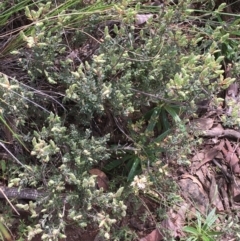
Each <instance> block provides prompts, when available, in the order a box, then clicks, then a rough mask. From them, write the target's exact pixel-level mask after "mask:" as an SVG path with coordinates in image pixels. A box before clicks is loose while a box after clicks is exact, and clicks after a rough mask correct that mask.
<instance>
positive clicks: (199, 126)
mask: <svg viewBox="0 0 240 241" xmlns="http://www.w3.org/2000/svg"><path fill="white" fill-rule="evenodd" d="M213 123H214V120H213V119H212V118H199V119H196V120H193V121H191V122H190V123H189V127H190V128H191V129H192V130H197V131H206V130H209V129H211V128H212V126H213Z"/></svg>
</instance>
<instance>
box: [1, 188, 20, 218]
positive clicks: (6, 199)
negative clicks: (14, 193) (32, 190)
mask: <svg viewBox="0 0 240 241" xmlns="http://www.w3.org/2000/svg"><path fill="white" fill-rule="evenodd" d="M0 192H1V193H2V195H3V196H4V197H5V199H6V200H7V202H8V203H9V204H10V206H11V207H12V209H13V210H14V211H15V212H16V214H17V215H19V216H20V213H19V212H18V211H17V210H16V208H15V207H14V206H13V205H12V203H11V201H10V200H9V199H8V197H7V196H6V195H5V193H4V191H3V190H2V188H0Z"/></svg>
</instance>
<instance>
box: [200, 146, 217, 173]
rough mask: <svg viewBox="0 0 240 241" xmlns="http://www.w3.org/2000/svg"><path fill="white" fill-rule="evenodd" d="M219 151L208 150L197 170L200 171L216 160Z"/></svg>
mask: <svg viewBox="0 0 240 241" xmlns="http://www.w3.org/2000/svg"><path fill="white" fill-rule="evenodd" d="M218 153H219V151H218V150H217V149H215V148H212V149H210V150H206V151H205V153H204V159H203V160H202V162H201V163H200V164H199V165H198V166H197V167H196V170H198V169H199V168H200V167H201V166H203V165H205V164H206V163H208V162H209V161H211V160H212V159H213V158H215V157H216V156H217V155H218Z"/></svg>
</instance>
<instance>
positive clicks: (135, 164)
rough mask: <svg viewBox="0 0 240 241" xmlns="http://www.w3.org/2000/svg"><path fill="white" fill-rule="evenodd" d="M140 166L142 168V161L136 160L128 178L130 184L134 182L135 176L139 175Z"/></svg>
mask: <svg viewBox="0 0 240 241" xmlns="http://www.w3.org/2000/svg"><path fill="white" fill-rule="evenodd" d="M139 166H140V159H139V158H135V160H134V162H133V165H132V168H131V170H130V172H129V174H128V178H127V181H128V182H129V181H132V180H133V178H134V176H135V175H136V174H137V169H138V168H139Z"/></svg>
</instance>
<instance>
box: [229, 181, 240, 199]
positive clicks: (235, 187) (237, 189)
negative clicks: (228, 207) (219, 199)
mask: <svg viewBox="0 0 240 241" xmlns="http://www.w3.org/2000/svg"><path fill="white" fill-rule="evenodd" d="M231 189H232V190H231V192H232V196H233V201H234V202H238V203H239V202H240V179H237V178H236V179H235V180H234V182H232V185H231Z"/></svg>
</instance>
